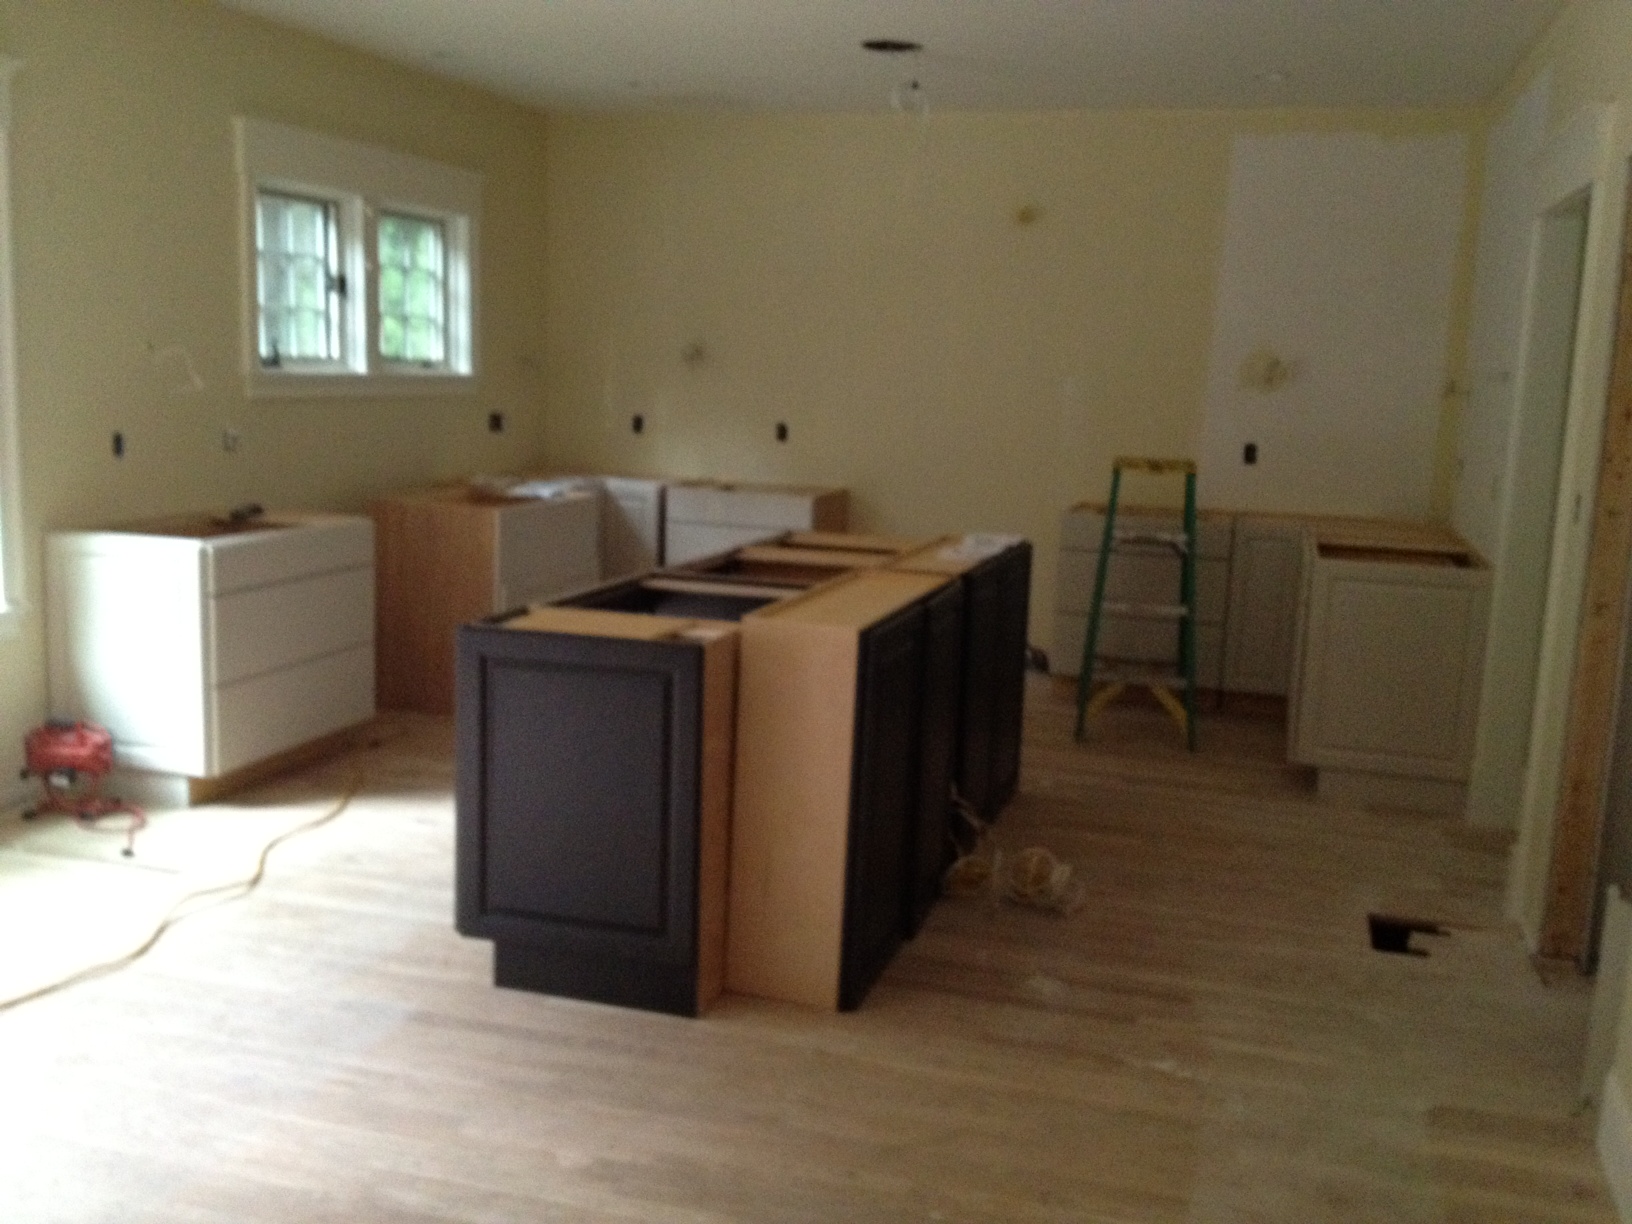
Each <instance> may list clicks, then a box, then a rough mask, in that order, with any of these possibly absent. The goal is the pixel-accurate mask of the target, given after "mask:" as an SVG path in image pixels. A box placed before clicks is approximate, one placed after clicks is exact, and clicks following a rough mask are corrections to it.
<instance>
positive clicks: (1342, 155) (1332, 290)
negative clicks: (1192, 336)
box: [1198, 133, 1467, 517]
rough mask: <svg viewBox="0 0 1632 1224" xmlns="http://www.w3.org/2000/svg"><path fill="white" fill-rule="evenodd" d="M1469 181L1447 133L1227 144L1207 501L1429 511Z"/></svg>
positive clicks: (1246, 139)
mask: <svg viewBox="0 0 1632 1224" xmlns="http://www.w3.org/2000/svg"><path fill="white" fill-rule="evenodd" d="M1466 175H1467V148H1466V142H1465V141H1464V140H1463V138H1462V136H1461V135H1459V134H1457V133H1445V134H1439V135H1432V136H1421V137H1412V138H1409V139H1400V140H1387V139H1383V138H1381V137H1378V136H1375V135H1368V134H1362V133H1341V134H1335V135H1320V134H1294V135H1277V136H1242V137H1238V138H1237V139H1236V141H1235V146H1234V149H1233V152H1232V157H1231V166H1230V194H1229V205H1228V210H1227V213H1226V218H1225V236H1224V258H1223V265H1222V268H1221V269H1220V277H1219V288H1218V301H1217V306H1216V310H1215V322H1214V331H1213V348H1212V357H1211V362H1210V365H1209V367H1208V380H1207V404H1206V413H1205V417H1204V420H1203V423H1202V437H1201V444H1200V446H1199V448H1198V452H1199V453H1198V458H1199V460H1200V463H1201V482H1202V485H1203V494H1202V496H1203V498H1204V500H1205V501H1207V502H1208V503H1210V504H1212V505H1219V506H1230V507H1235V508H1239V509H1247V510H1284V511H1299V512H1303V513H1327V514H1366V515H1390V516H1404V517H1423V516H1425V515H1426V514H1427V513H1428V507H1429V497H1430V492H1431V489H1430V485H1431V482H1432V478H1433V462H1434V444H1435V439H1436V437H1437V435H1438V431H1439V417H1440V407H1441V403H1442V396H1443V392H1444V384H1445V378H1446V362H1445V350H1446V340H1447V333H1448V331H1449V325H1450V306H1451V290H1452V280H1453V276H1454V272H1455V262H1456V252H1457V243H1458V239H1459V237H1460V233H1461V228H1462V220H1463V215H1464V190H1465V185H1466ZM1248 443H1255V444H1256V449H1257V461H1256V463H1253V464H1247V463H1244V462H1243V461H1242V455H1243V449H1244V447H1245V446H1246V445H1247V444H1248Z"/></svg>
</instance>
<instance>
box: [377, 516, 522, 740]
mask: <svg viewBox="0 0 1632 1224" xmlns="http://www.w3.org/2000/svg"><path fill="white" fill-rule="evenodd" d="M369 513H370V514H371V515H372V516H373V518H374V525H375V571H376V582H377V584H378V592H379V603H378V606H377V608H376V622H375V625H376V628H375V645H376V650H377V657H378V667H377V677H376V679H377V684H378V688H379V704H380V706H381V708H383V709H391V710H420V711H422V712H424V713H428V714H448V713H451V712H452V711H453V656H454V630H455V627H456V626H458V625H459V624H461V623H463V622H465V621H468V620H476V619H478V618H480V617H483V616H490V615H492V614H493V613H494V612H495V611H498V610H499V609H496V608H494V607H493V559H494V553H495V549H496V547H497V543H496V541H495V538H494V533H495V526H494V516H493V512H492V508H491V507H488V506H481V505H474V504H471V505H443V504H438V503H436V502H432V501H430V500H428V499H425V498H423V497H398V498H390V499H387V500H384V501H379V502H375V503H374V504H373V505H372V506H370V507H369Z"/></svg>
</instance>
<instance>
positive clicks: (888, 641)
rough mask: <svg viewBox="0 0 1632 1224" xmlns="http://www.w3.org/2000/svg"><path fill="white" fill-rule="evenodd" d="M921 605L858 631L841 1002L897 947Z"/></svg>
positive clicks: (912, 811)
mask: <svg viewBox="0 0 1632 1224" xmlns="http://www.w3.org/2000/svg"><path fill="white" fill-rule="evenodd" d="M923 628H924V609H923V605H922V604H913V605H912V606H910V607H908V608H905V609H903V610H902V611H901V612H898V613H896V614H895V615H894V616H892V617H890V618H889V619H888V620H885V621H881V622H880V623H878V624H876V625H873V626H870V627H869V628H867V629H865V630H863V631H862V634H861V642H860V647H861V648H860V654H859V657H858V662H857V677H856V748H855V758H854V765H853V771H852V775H851V786H852V794H851V803H850V836H849V864H848V870H847V879H846V885H845V910H844V936H843V938H844V952H843V958H842V962H841V967H840V973H839V1006H840V1008H843V1009H849V1008H854V1007H856V1006H858V1005H859V1004H860V1003H861V1000H862V998H863V996H864V995H866V993H867V991H868V989H869V988H870V987H871V986H872V984H873V983H874V982H875V981H876V980H877V979H878V975H879V974H880V973H882V972H883V971H884V967H885V966H886V965H888V964H889V962H890V958H891V957H892V956H894V955H895V952H896V949H897V948H899V947H900V946H901V934H902V932H901V907H902V903H903V896H904V893H905V891H906V886H907V853H908V851H907V847H908V839H909V833H910V830H911V829H912V827H913V825H914V824H915V823H916V816H917V800H918V730H919V724H918V718H919V684H920V682H921V679H922V674H923Z"/></svg>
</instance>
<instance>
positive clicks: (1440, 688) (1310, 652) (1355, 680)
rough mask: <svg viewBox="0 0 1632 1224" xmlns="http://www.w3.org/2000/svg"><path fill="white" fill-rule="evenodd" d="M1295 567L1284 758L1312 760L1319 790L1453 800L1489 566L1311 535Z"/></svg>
mask: <svg viewBox="0 0 1632 1224" xmlns="http://www.w3.org/2000/svg"><path fill="white" fill-rule="evenodd" d="M1304 568H1305V579H1304V603H1303V610H1302V628H1301V632H1300V634H1299V642H1300V649H1299V651H1298V654H1297V656H1296V661H1295V668H1294V674H1293V682H1292V699H1291V703H1290V706H1289V710H1288V723H1289V727H1288V730H1289V736H1290V740H1289V746H1288V757H1289V758H1290V759H1291V760H1292V761H1293V762H1295V763H1297V764H1301V765H1313V766H1315V767H1317V768H1318V769H1320V770H1321V772H1322V775H1323V777H1322V782H1323V785H1322V787H1321V789H1322V793H1325V794H1334V795H1336V794H1341V795H1342V796H1343V797H1346V798H1350V799H1353V800H1357V801H1361V802H1364V801H1366V800H1367V797H1368V795H1373V796H1375V800H1374V801H1376V802H1382V803H1391V804H1395V805H1403V806H1409V807H1425V808H1432V809H1441V808H1447V807H1449V808H1452V809H1455V808H1459V807H1460V806H1461V800H1462V794H1461V783H1463V782H1465V781H1466V779H1467V776H1468V766H1469V762H1470V761H1471V760H1472V757H1473V735H1474V728H1475V725H1476V723H1477V720H1478V717H1479V685H1480V678H1481V675H1482V671H1483V665H1484V653H1485V622H1486V612H1487V610H1488V606H1489V602H1490V571H1489V569H1488V568H1486V567H1485V566H1484V564H1483V563H1482V562H1479V561H1478V560H1477V559H1476V558H1467V557H1463V558H1457V557H1454V556H1450V555H1445V554H1434V553H1406V552H1399V551H1391V550H1387V549H1366V548H1353V547H1345V546H1340V545H1327V544H1324V543H1321V542H1320V541H1318V540H1317V539H1315V538H1314V537H1311V538H1310V539H1309V541H1308V542H1307V543H1306V545H1305V552H1304ZM1328 771H1331V772H1332V773H1333V777H1332V778H1331V779H1330V780H1327V779H1326V778H1325V777H1324V775H1325V774H1326V773H1327V772H1328ZM1405 779H1410V780H1413V781H1411V782H1405V781H1402V780H1405ZM1446 784H1451V785H1446Z"/></svg>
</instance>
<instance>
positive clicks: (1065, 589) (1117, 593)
mask: <svg viewBox="0 0 1632 1224" xmlns="http://www.w3.org/2000/svg"><path fill="white" fill-rule="evenodd" d="M1098 565H1099V553H1098V552H1082V551H1079V550H1077V549H1062V550H1061V551H1060V571H1059V579H1058V582H1059V585H1058V590H1057V593H1056V595H1055V607H1056V609H1057V610H1058V611H1060V612H1087V611H1088V609H1089V607H1090V606H1091V605H1092V604H1093V602H1094V571H1095V569H1096V567H1097V566H1098ZM1229 588H1230V566H1229V562H1227V561H1219V560H1213V559H1212V558H1208V557H1203V558H1202V559H1201V560H1199V561H1198V562H1197V563H1196V621H1197V622H1198V623H1199V624H1221V623H1223V620H1224V609H1225V605H1226V604H1227V603H1228V601H1229ZM1105 598H1106V599H1108V600H1123V601H1127V602H1131V603H1176V602H1178V598H1179V559H1178V558H1177V557H1175V556H1173V555H1171V554H1163V553H1155V552H1133V551H1123V552H1119V553H1115V554H1113V555H1112V557H1111V563H1110V566H1109V567H1108V568H1107V570H1106V573H1105Z"/></svg>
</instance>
